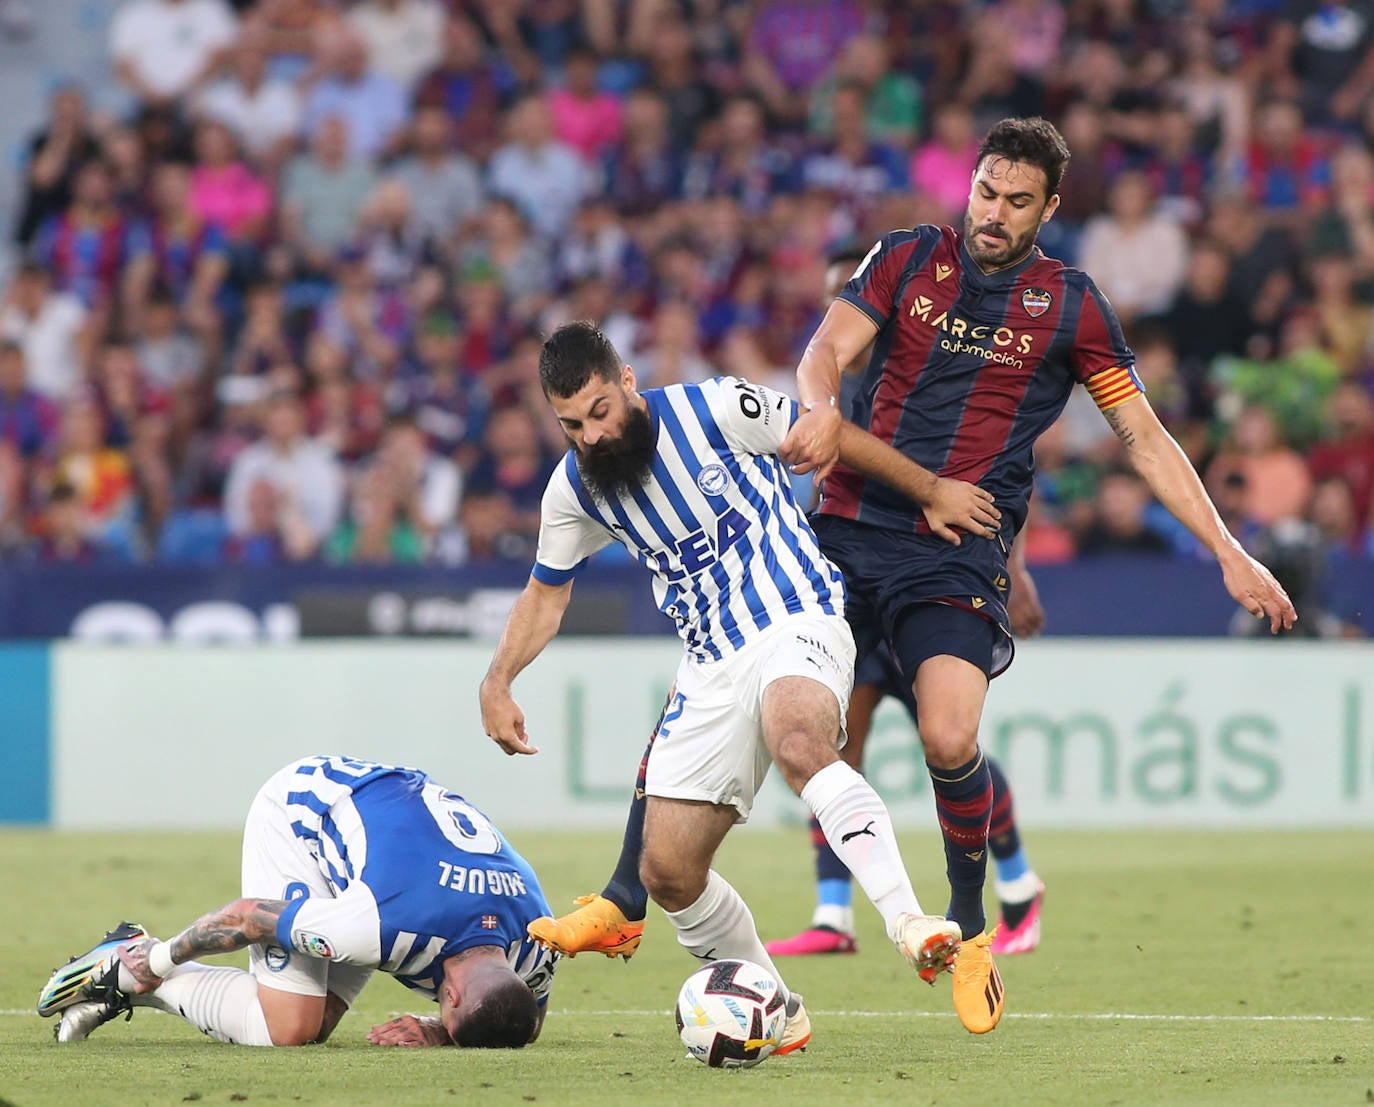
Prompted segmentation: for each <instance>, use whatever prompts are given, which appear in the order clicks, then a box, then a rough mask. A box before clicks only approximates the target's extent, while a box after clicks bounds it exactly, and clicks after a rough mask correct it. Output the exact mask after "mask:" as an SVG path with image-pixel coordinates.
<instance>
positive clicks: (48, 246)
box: [33, 161, 146, 310]
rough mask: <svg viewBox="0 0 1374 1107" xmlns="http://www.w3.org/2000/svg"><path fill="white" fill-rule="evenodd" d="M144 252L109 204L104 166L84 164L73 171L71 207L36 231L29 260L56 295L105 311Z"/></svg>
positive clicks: (131, 227)
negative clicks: (38, 267)
mask: <svg viewBox="0 0 1374 1107" xmlns="http://www.w3.org/2000/svg"><path fill="white" fill-rule="evenodd" d="M144 249H146V243H145V242H144V241H143V237H142V235H141V234H140V229H139V228H138V227H136V226H135V224H134V223H133V222H132V221H131V220H130V219H129V218H128V217H127V216H125V215H124V214H123V213H122V212H121V211H120V210H119V209H118V208H117V207H115V205H114V191H113V181H112V180H111V178H110V171H109V168H108V167H107V166H106V165H105V164H104V163H103V162H100V161H89V162H87V163H86V164H85V165H83V166H82V167H81V168H80V169H79V170H78V171H77V174H76V184H75V186H74V188H73V195H72V203H71V206H70V207H68V208H67V210H66V211H64V212H62V213H61V214H60V215H50V216H48V218H47V220H46V221H45V222H44V223H43V225H42V227H40V228H39V231H38V237H37V238H36V239H35V240H34V244H33V260H34V261H35V262H37V263H38V264H39V265H41V266H43V267H44V268H45V269H47V271H48V272H49V273H51V274H52V278H53V285H54V286H55V287H56V288H57V289H58V290H59V291H61V292H70V293H72V295H74V296H75V297H76V298H77V299H79V300H80V301H81V302H82V304H84V305H85V306H86V307H88V308H92V307H96V308H100V309H102V310H108V309H109V308H110V306H111V301H112V299H113V297H114V295H115V293H116V291H117V289H118V287H119V284H120V282H121V280H122V279H123V274H124V269H125V266H127V265H128V264H129V263H130V262H131V261H133V260H134V259H135V258H136V257H137V256H138V255H139V254H140V253H142V252H143V250H144Z"/></svg>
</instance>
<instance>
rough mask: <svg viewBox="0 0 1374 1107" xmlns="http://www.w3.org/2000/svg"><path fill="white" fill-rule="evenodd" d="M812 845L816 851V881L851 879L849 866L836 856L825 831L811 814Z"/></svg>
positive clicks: (846, 880)
mask: <svg viewBox="0 0 1374 1107" xmlns="http://www.w3.org/2000/svg"><path fill="white" fill-rule="evenodd" d="M811 845H812V847H813V848H814V849H815V851H816V883H817V884H819V883H820V882H821V881H823V880H843V881H845V882H846V883H848V882H849V880H850V873H849V866H848V865H846V864H845V863H844V862H843V861H841V860H840V859H839V858H838V857H836V856H835V851H834V850H833V849H831V848H830V843H829V842H827V841H826V840H825V831H823V830H822V829H821V824H820V823H818V822H817V821H816V817H815V816H814V815H813V816H811Z"/></svg>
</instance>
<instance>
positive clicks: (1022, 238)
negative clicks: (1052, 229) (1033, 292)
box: [964, 211, 1040, 272]
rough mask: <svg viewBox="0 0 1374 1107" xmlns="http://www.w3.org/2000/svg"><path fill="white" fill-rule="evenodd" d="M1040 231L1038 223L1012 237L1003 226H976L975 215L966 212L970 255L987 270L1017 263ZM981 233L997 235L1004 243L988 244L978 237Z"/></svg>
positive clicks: (1028, 249)
mask: <svg viewBox="0 0 1374 1107" xmlns="http://www.w3.org/2000/svg"><path fill="white" fill-rule="evenodd" d="M1039 232H1040V225H1039V224H1038V223H1037V224H1036V225H1035V226H1034V227H1032V228H1031V229H1030V230H1028V231H1025V232H1023V233H1022V234H1019V235H1017V236H1015V237H1011V236H1009V235H1008V234H1007V232H1006V231H1005V230H1003V229H1002V228H1001V227H975V226H974V225H973V216H971V215H970V214H969V213H968V212H967V211H965V212H964V245H965V246H966V247H967V248H968V252H969V256H970V257H971V258H973V260H974V261H976V262H977V263H978V264H979V266H981V267H982V268H983V270H984V271H986V272H992V271H994V270H997V269H1005V268H1006V267H1007V266H1009V265H1015V264H1016V263H1017V262H1018V261H1020V260H1021V259H1022V258H1024V257H1025V256H1026V255H1027V254H1029V253H1030V251H1031V247H1032V246H1034V245H1035V236H1036V235H1037V234H1038V233H1039ZM979 234H990V235H996V236H997V237H998V238H999V239H1001V242H1002V245H1001V246H986V245H984V244H983V243H982V242H981V241H979V239H978V238H977V237H976V236H977V235H979Z"/></svg>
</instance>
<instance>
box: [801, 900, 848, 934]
mask: <svg viewBox="0 0 1374 1107" xmlns="http://www.w3.org/2000/svg"><path fill="white" fill-rule="evenodd" d="M811 925H812V926H824V927H829V928H830V929H831V930H838V931H839V932H840V933H841V934H849V935H851V936H852V935H853V933H854V908H852V907H841V906H840V905H839V904H838V903H818V904H816V910H815V911H814V912H812V914H811Z"/></svg>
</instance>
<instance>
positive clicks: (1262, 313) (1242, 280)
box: [1211, 191, 1298, 329]
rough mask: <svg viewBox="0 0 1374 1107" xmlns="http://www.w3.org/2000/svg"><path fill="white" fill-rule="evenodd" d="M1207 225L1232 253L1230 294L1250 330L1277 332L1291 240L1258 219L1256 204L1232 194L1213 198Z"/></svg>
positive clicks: (1291, 267)
mask: <svg viewBox="0 0 1374 1107" xmlns="http://www.w3.org/2000/svg"><path fill="white" fill-rule="evenodd" d="M1211 226H1212V228H1213V230H1214V233H1215V235H1216V238H1217V239H1218V240H1219V241H1220V242H1221V244H1222V245H1223V246H1224V247H1225V248H1226V249H1227V251H1229V253H1230V255H1231V273H1230V277H1229V279H1228V290H1229V292H1230V294H1231V296H1232V297H1233V298H1234V299H1235V300H1236V301H1237V302H1239V303H1242V304H1246V305H1248V306H1249V309H1250V321H1251V325H1252V326H1254V327H1256V328H1271V329H1277V324H1278V321H1279V319H1280V316H1281V313H1282V311H1283V308H1284V307H1285V305H1286V304H1287V303H1288V301H1289V297H1290V296H1291V295H1292V292H1293V278H1294V274H1295V273H1296V271H1297V264H1298V254H1297V250H1296V248H1295V246H1294V242H1293V239H1292V238H1291V237H1290V236H1289V235H1288V234H1287V233H1286V232H1285V231H1284V230H1282V229H1281V228H1279V227H1276V226H1271V225H1269V224H1267V223H1266V222H1265V221H1264V220H1263V219H1261V217H1260V211H1259V209H1258V207H1257V205H1255V204H1253V203H1251V202H1250V201H1249V200H1247V199H1246V198H1245V197H1244V196H1242V195H1240V194H1238V193H1236V192H1231V191H1227V192H1222V193H1220V194H1218V195H1216V196H1214V197H1213V198H1212V220H1211Z"/></svg>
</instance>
